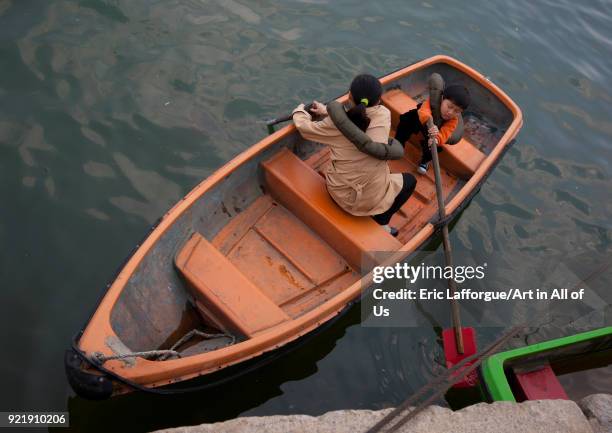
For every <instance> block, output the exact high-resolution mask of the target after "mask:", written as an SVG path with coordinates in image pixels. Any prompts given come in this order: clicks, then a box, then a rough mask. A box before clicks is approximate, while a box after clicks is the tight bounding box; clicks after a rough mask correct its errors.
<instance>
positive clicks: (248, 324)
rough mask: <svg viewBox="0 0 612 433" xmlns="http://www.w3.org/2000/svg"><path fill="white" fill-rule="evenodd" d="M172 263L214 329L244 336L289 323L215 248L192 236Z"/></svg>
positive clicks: (197, 236)
mask: <svg viewBox="0 0 612 433" xmlns="http://www.w3.org/2000/svg"><path fill="white" fill-rule="evenodd" d="M174 263H175V265H176V267H177V269H178V270H179V271H180V272H181V274H182V275H183V276H184V277H185V279H186V280H187V282H188V283H189V286H190V288H191V290H192V295H193V297H194V300H195V304H196V307H197V308H198V310H200V312H201V313H202V315H203V316H204V318H205V319H207V320H210V321H212V322H213V324H214V325H215V326H217V327H218V328H220V329H222V330H225V331H229V332H238V333H240V334H243V335H245V336H247V337H252V336H253V335H255V334H256V333H258V332H260V331H263V330H265V329H267V328H270V327H272V326H274V325H277V324H279V323H281V322H284V321H287V320H289V316H287V314H285V312H283V310H281V309H280V308H279V307H278V306H277V305H276V304H275V303H274V302H272V300H271V299H270V298H268V297H267V296H266V295H264V294H263V293H262V292H261V290H259V289H258V288H257V287H256V286H255V285H254V284H253V283H252V282H251V281H250V280H249V279H248V278H247V277H245V276H244V275H243V274H242V273H241V272H240V271H239V270H238V268H236V267H235V266H234V265H233V264H232V263H231V262H230V261H229V260H228V259H227V258H226V257H225V256H224V255H223V254H222V253H221V252H220V251H219V250H218V249H217V248H215V247H214V246H213V245H212V244H211V243H210V242H208V241H207V240H206V239H204V238H203V237H202V236H201V235H200V234H199V233H195V234H194V235H193V236H192V237H191V238H190V239H189V240H188V241H187V243H186V244H185V246H184V247H183V248H182V249H181V250H180V251H179V253H178V254H177V255H176V258H175V260H174Z"/></svg>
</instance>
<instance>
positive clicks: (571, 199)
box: [0, 0, 612, 431]
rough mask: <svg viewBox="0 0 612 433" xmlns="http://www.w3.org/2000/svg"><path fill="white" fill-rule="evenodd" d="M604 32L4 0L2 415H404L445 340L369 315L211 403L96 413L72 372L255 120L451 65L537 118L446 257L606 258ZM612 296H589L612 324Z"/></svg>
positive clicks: (542, 15)
mask: <svg viewBox="0 0 612 433" xmlns="http://www.w3.org/2000/svg"><path fill="white" fill-rule="evenodd" d="M610 29H612V4H611V3H610V2H609V1H591V2H581V4H579V5H578V4H575V3H574V2H571V1H567V0H564V1H560V2H559V1H555V2H553V1H541V2H537V3H536V4H533V3H532V2H526V1H519V2H510V3H508V2H501V1H496V2H485V1H481V2H470V3H465V4H461V3H460V2H451V3H450V4H449V2H441V1H433V0H429V1H423V2H404V1H387V2H376V3H374V2H367V3H366V2H354V3H353V2H345V1H338V2H337V1H333V2H332V1H326V0H303V1H286V2H282V3H280V4H277V2H271V1H261V2H257V3H256V4H252V2H246V1H243V0H225V1H223V0H217V1H212V0H211V1H196V0H173V1H146V2H145V1H141V2H136V1H127V0H83V1H76V0H75V1H60V0H52V1H42V0H40V1H36V0H29V1H26V0H0V173H1V174H0V176H1V182H0V203H1V204H0V242H1V244H2V248H1V249H0V276H1V277H2V282H3V284H2V304H1V307H0V317H2V320H3V332H2V339H1V341H2V347H3V350H4V353H5V356H3V357H2V361H0V372H1V377H2V396H1V401H0V410H70V412H71V423H72V430H73V431H122V430H125V429H126V428H127V427H128V426H129V427H130V428H131V431H147V430H152V429H155V428H162V427H168V426H178V425H187V424H196V423H201V422H205V421H216V420H224V419H229V418H232V417H235V416H238V415H265V414H284V413H307V414H320V413H323V412H326V411H329V410H334V409H341V408H380V407H383V406H389V405H394V404H398V403H399V402H401V401H402V400H403V399H404V398H406V396H407V395H409V394H410V392H411V391H414V390H416V389H417V388H418V387H420V386H421V385H423V384H424V383H426V382H427V380H428V379H430V378H431V377H432V374H433V372H434V371H439V369H440V363H441V360H442V354H441V348H440V346H439V343H438V341H437V337H436V332H435V331H434V329H433V327H423V328H417V329H375V328H374V329H373V328H364V327H362V326H360V325H359V311H358V309H357V310H356V311H351V313H350V314H349V315H348V316H346V317H345V318H344V319H343V320H342V321H341V322H340V323H337V324H336V325H334V327H333V328H331V329H330V330H329V331H327V332H326V333H324V334H323V335H321V336H320V337H318V338H317V339H316V340H314V341H313V342H312V343H311V344H309V345H307V346H305V347H304V348H302V349H300V350H299V351H297V352H294V353H293V354H291V355H289V356H287V357H286V358H284V359H283V360H281V361H279V362H277V363H275V364H273V365H271V366H270V367H269V368H266V369H263V370H262V371H260V372H258V373H256V374H252V375H249V376H247V377H245V378H243V379H241V380H239V381H237V382H235V383H233V384H230V385H227V386H225V387H223V388H222V389H218V390H215V391H214V392H212V393H199V394H192V395H186V396H179V397H171V398H159V397H153V396H146V395H139V394H135V395H130V396H125V397H120V398H116V399H113V400H112V401H108V402H103V403H95V402H88V401H84V400H81V399H78V398H76V397H74V395H73V393H72V392H71V390H70V389H69V387H68V384H67V382H66V380H65V377H64V373H63V359H62V356H63V351H64V349H65V348H66V347H67V346H68V345H69V342H70V339H71V337H72V335H73V334H74V333H75V332H76V331H77V330H78V329H79V328H80V327H81V325H82V324H83V322H84V320H85V319H86V318H87V316H88V314H89V312H90V310H91V308H92V307H93V305H94V304H95V302H96V300H97V298H98V296H99V294H100V293H101V291H102V290H103V288H104V287H105V285H106V283H107V281H108V279H109V278H110V277H111V275H112V274H113V272H114V270H115V269H116V267H117V266H118V265H119V264H120V263H121V261H122V260H123V258H124V257H125V256H126V255H127V254H128V253H129V251H130V250H131V248H132V247H133V246H134V245H135V244H136V243H138V242H139V240H140V239H141V238H142V236H143V235H144V233H145V232H146V231H147V228H148V227H149V225H150V224H151V223H152V222H153V221H155V220H156V219H157V218H158V217H159V216H160V215H161V214H162V213H163V212H165V210H167V209H168V208H169V207H170V206H171V205H172V204H173V203H174V202H176V201H177V200H178V199H180V198H181V197H182V196H183V195H184V194H185V193H186V192H188V191H189V190H190V189H191V188H192V187H193V186H194V185H195V184H196V183H198V182H199V181H200V180H201V179H202V178H204V177H206V176H207V175H209V174H210V173H212V172H213V171H214V170H215V169H216V168H218V167H220V166H221V165H222V164H223V163H224V162H226V161H228V160H230V159H231V158H232V157H233V156H235V155H236V154H237V153H239V152H240V151H242V150H244V149H246V148H247V147H249V146H250V145H252V144H253V143H254V142H256V141H258V140H259V139H260V138H262V137H264V135H265V128H264V126H263V125H262V124H261V123H259V122H258V121H259V120H261V119H265V118H270V117H276V116H278V115H282V114H285V113H287V112H288V111H289V110H290V109H292V108H293V107H294V106H295V105H297V103H298V102H301V101H307V100H311V99H313V98H316V99H323V100H325V99H328V98H330V97H332V96H335V95H338V94H340V93H342V92H344V91H345V90H346V88H347V86H348V83H349V82H350V79H351V78H352V76H354V75H355V74H357V73H360V72H370V73H373V74H375V75H382V74H384V73H387V72H390V71H392V70H395V69H397V68H399V67H402V66H404V65H407V64H409V63H412V62H414V61H416V60H419V59H422V58H425V57H429V56H431V55H434V54H439V53H444V54H448V55H451V56H454V57H456V58H458V59H459V60H461V61H463V62H465V63H467V64H468V65H470V66H472V67H474V68H476V69H477V70H479V71H481V72H483V73H484V74H486V75H488V76H489V77H490V78H491V80H492V81H493V82H495V83H496V84H498V85H499V86H500V87H501V88H502V89H504V90H505V91H506V92H507V93H508V94H509V95H510V96H511V97H512V98H513V99H514V100H515V101H516V102H517V103H518V105H519V106H520V107H521V109H522V110H523V114H524V117H525V125H524V127H523V129H522V131H521V133H520V135H519V140H518V144H517V145H516V146H515V147H514V148H513V149H512V150H511V151H510V152H509V153H508V154H507V155H506V157H505V159H504V160H503V162H502V164H500V166H499V167H498V169H497V170H496V172H495V173H494V174H493V175H492V176H491V178H490V179H489V180H488V182H487V183H486V185H485V186H484V187H483V188H482V190H481V192H480V194H479V195H478V196H477V197H476V198H475V199H474V201H473V202H472V203H471V205H470V206H469V207H468V209H467V210H466V211H465V212H464V213H463V214H462V215H461V217H460V219H459V220H458V222H457V223H456V224H455V226H454V227H453V229H452V231H451V238H452V241H453V242H454V243H455V244H456V245H458V246H461V247H465V248H468V249H472V250H476V251H482V252H483V253H488V252H492V251H495V252H496V254H499V255H500V256H501V257H503V258H504V259H507V260H508V261H512V262H514V263H515V264H516V263H521V262H524V263H531V264H533V263H534V262H536V263H537V260H540V259H542V258H543V257H573V256H574V255H579V256H580V257H583V258H584V257H588V258H589V265H584V264H583V263H580V264H579V266H578V267H580V268H583V270H584V271H585V272H587V269H586V268H588V267H589V266H590V265H592V266H595V264H601V263H606V262H607V261H609V260H610V259H611V251H612V224H611V215H612V204H611V203H612V193H611V186H612V182H611V176H612V166H611V161H612V144H611V143H612V121H611V120H610V118H611V114H612V109H611V107H612V104H611V103H612V93H611V92H610V77H611V76H612V74H611V71H612V31H611V30H610ZM581 276H584V275H581ZM533 278H534V280H533V282H534V284H537V283H538V281H544V279H545V277H544V276H534V277H533ZM538 278H540V279H541V280H538ZM598 281H599V282H598ZM609 281H610V276H609V272H608V277H607V278H605V276H604V277H600V279H599V280H597V281H595V280H594V281H593V282H592V284H591V289H592V292H593V293H594V294H595V295H597V297H596V300H597V302H599V303H600V305H601V306H602V308H604V307H605V306H606V304H607V308H608V310H609V308H610V304H612V295H611V294H610V293H611V292H610V290H609ZM604 282H606V283H604ZM582 315H583V313H582V312H575V311H574V310H572V308H569V307H568V308H567V310H566V311H565V313H564V314H563V315H562V317H561V318H559V319H558V320H557V321H556V322H555V323H554V324H550V325H545V324H542V325H545V326H542V327H541V328H539V329H537V330H536V331H535V332H534V334H533V335H531V336H530V337H529V339H528V341H529V342H533V341H539V340H542V339H544V338H548V337H552V336H559V335H563V334H566V333H568V332H572V331H577V330H582V329H584V328H586V329H588V328H589V323H588V321H587V322H585V320H581V319H580V318H581V317H582ZM606 317H607V320H608V324H609V323H610V321H609V319H610V317H611V315H610V312H609V311H608V314H607V316H606ZM496 332H497V330H491V331H489V332H486V331H485V332H483V335H482V336H481V340H482V345H484V343H486V342H487V341H490V340H491V339H492V338H493V336H494V335H495V333H496ZM516 344H519V343H518V342H516ZM602 383H604V384H606V383H607V384H608V385H609V389H612V378H611V377H607V378H603V382H602Z"/></svg>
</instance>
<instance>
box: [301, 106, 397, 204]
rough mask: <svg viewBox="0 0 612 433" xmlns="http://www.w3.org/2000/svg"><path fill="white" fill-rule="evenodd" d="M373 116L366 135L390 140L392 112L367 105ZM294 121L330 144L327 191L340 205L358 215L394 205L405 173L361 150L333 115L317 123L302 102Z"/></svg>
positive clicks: (309, 136)
mask: <svg viewBox="0 0 612 433" xmlns="http://www.w3.org/2000/svg"><path fill="white" fill-rule="evenodd" d="M366 113H367V115H368V117H369V118H370V119H371V121H370V126H369V127H368V129H367V131H366V134H367V135H368V136H369V137H370V138H371V139H372V140H374V141H378V142H382V143H386V142H387V139H388V138H389V131H390V129H391V113H390V112H389V110H388V109H387V108H386V107H384V106H382V105H376V106H374V107H369V108H366ZM293 114H294V115H293V122H294V123H295V126H296V127H297V129H298V131H300V134H302V137H304V138H305V139H306V140H311V141H316V142H319V143H324V144H327V145H329V148H330V155H331V164H329V165H328V167H327V172H326V173H325V179H326V181H327V182H326V183H327V190H328V191H329V194H330V195H331V197H332V198H333V199H334V201H335V202H336V203H338V205H340V207H341V208H342V209H344V210H345V211H347V212H348V213H350V214H353V215H357V216H365V215H378V214H381V213H383V212H385V211H387V210H389V208H390V207H391V204H392V203H393V200H395V197H396V196H397V195H398V194H399V192H400V190H401V189H402V185H403V178H402V175H401V173H394V174H391V173H390V172H389V165H388V164H387V161H381V160H379V159H376V158H374V157H372V156H370V155H367V154H365V153H363V152H361V151H360V150H359V149H357V147H355V145H354V144H353V143H351V142H350V141H348V140H347V139H346V138H345V137H344V136H343V135H342V133H341V132H340V131H338V129H336V127H335V126H334V124H333V122H332V121H331V119H330V118H329V117H326V118H325V119H323V120H321V121H318V122H313V121H312V117H311V115H310V114H309V113H308V112H306V110H305V109H304V104H300V105H299V106H298V107H297V108H296V109H295V110H293Z"/></svg>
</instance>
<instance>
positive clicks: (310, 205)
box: [262, 149, 402, 269]
mask: <svg viewBox="0 0 612 433" xmlns="http://www.w3.org/2000/svg"><path fill="white" fill-rule="evenodd" d="M262 166H263V169H264V176H265V180H266V188H267V190H268V191H269V192H270V194H271V195H272V197H274V199H276V200H277V201H278V202H279V203H281V204H282V205H283V206H285V207H286V208H287V209H289V210H290V211H291V212H293V213H294V214H295V215H296V216H297V217H298V218H299V219H301V220H302V222H304V223H305V224H306V225H307V226H309V227H310V228H311V229H312V230H314V231H315V232H316V233H317V234H318V235H319V236H320V237H321V238H322V239H323V240H325V241H326V242H327V243H328V244H329V245H330V246H331V247H332V248H334V249H335V250H336V251H337V252H338V253H339V254H340V255H341V256H342V257H343V258H344V259H345V260H346V261H347V262H348V263H349V264H350V265H351V266H353V267H354V268H355V269H361V268H362V266H365V267H370V266H373V265H374V264H377V263H379V262H380V261H381V257H380V256H379V257H378V258H377V257H376V255H375V254H372V253H373V252H378V251H397V250H398V249H399V248H401V246H402V244H401V243H400V242H399V241H398V240H397V239H396V238H394V237H393V236H391V235H390V234H389V233H387V232H386V231H385V230H384V229H383V228H382V227H381V226H380V225H378V224H377V223H376V222H375V221H374V220H373V219H372V218H370V217H367V216H362V217H358V216H354V215H350V214H348V213H347V212H345V211H344V210H342V209H341V208H340V207H339V206H338V205H337V204H336V203H335V202H334V201H333V199H332V198H331V196H330V195H329V193H328V192H327V188H326V186H325V179H323V178H322V177H321V176H320V175H319V174H317V172H315V171H314V170H313V169H312V168H311V167H310V166H308V164H306V163H305V162H304V161H302V160H301V159H300V158H298V157H297V156H296V155H295V154H293V153H292V152H291V151H289V150H288V149H283V150H281V151H280V152H278V153H277V154H276V155H274V156H273V157H272V158H271V159H269V160H268V161H265V162H263V163H262Z"/></svg>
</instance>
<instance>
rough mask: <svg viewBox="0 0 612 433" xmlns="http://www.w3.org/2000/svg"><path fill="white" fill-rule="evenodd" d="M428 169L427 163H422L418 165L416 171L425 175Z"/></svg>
mask: <svg viewBox="0 0 612 433" xmlns="http://www.w3.org/2000/svg"><path fill="white" fill-rule="evenodd" d="M428 169H429V163H428V162H423V163H421V164H419V166H418V167H417V171H418V172H419V173H421V174H427V170H428Z"/></svg>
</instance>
